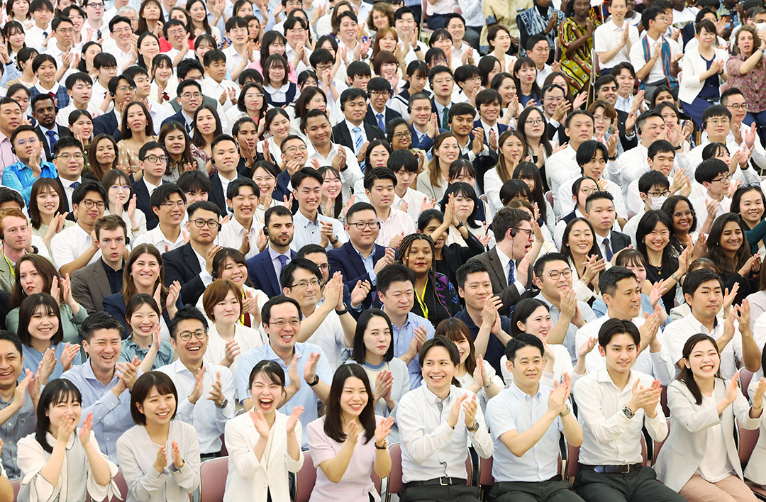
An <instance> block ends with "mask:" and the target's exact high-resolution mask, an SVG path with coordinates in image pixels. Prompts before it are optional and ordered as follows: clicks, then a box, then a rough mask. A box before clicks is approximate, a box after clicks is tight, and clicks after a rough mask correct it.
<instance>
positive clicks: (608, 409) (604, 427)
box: [573, 368, 668, 465]
mask: <svg viewBox="0 0 766 502" xmlns="http://www.w3.org/2000/svg"><path fill="white" fill-rule="evenodd" d="M636 380H639V381H640V382H641V385H642V386H643V387H644V388H648V387H650V386H651V385H652V382H653V381H654V378H652V377H651V376H649V375H647V374H645V373H641V372H639V371H636V370H631V371H630V377H629V379H628V383H627V384H626V385H625V387H624V388H623V389H622V390H620V389H618V388H617V386H616V385H615V384H614V382H613V381H612V378H611V377H610V376H609V372H608V371H607V369H606V368H601V369H599V370H597V371H595V372H593V373H590V374H589V375H587V376H585V377H583V378H581V379H579V380H578V381H577V383H576V384H575V385H574V392H573V394H574V397H575V402H576V403H577V409H578V413H579V422H580V425H582V429H583V443H582V446H580V463H581V464H584V465H625V464H638V463H641V462H643V460H644V458H643V456H642V455H641V439H643V438H642V437H641V435H642V432H641V429H642V428H643V427H644V425H646V428H647V430H648V431H649V436H651V438H652V439H653V440H655V441H662V440H663V439H665V437H666V436H667V435H668V424H667V421H666V420H665V415H663V414H662V407H661V406H660V405H659V404H658V405H657V408H656V412H657V414H656V415H655V416H654V418H652V419H650V418H648V417H647V416H646V412H645V411H644V409H643V408H639V409H638V410H636V413H635V415H634V416H633V418H628V417H627V416H626V415H625V414H624V413H623V412H622V407H623V406H625V405H626V404H628V401H630V399H631V397H632V395H633V384H634V382H635V381H636Z"/></svg>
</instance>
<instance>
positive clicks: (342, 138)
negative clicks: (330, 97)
mask: <svg viewBox="0 0 766 502" xmlns="http://www.w3.org/2000/svg"><path fill="white" fill-rule="evenodd" d="M340 109H341V111H342V112H343V116H344V117H345V118H346V120H343V121H341V122H338V123H337V124H336V125H335V126H333V128H332V142H333V143H338V144H340V145H343V146H345V147H347V148H350V149H351V151H353V152H354V153H356V154H357V155H359V150H360V149H361V148H362V146H363V145H364V144H365V143H369V142H370V141H372V140H374V139H385V137H386V135H385V134H384V133H383V131H382V130H381V128H380V127H378V126H377V125H373V124H371V123H369V122H368V121H366V120H365V115H366V113H367V93H366V92H364V89H356V88H354V87H351V88H349V89H346V90H345V91H343V92H342V93H341V94H340ZM356 128H359V130H358V131H354V129H356ZM357 135H358V136H357ZM357 137H358V138H359V139H358V140H357ZM357 143H358V145H357ZM358 160H359V158H358V157H357V161H358ZM362 161H364V158H362Z"/></svg>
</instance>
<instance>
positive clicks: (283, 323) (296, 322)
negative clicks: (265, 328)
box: [269, 319, 301, 329]
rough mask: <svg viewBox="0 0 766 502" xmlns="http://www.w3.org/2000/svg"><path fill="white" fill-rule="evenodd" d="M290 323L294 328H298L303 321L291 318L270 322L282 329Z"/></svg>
mask: <svg viewBox="0 0 766 502" xmlns="http://www.w3.org/2000/svg"><path fill="white" fill-rule="evenodd" d="M288 324H289V325H290V326H292V327H293V328H298V327H299V326H300V325H301V321H300V319H290V320H289V321H272V322H270V323H269V325H271V326H276V327H277V328H278V329H282V328H284V327H285V326H286V325H288Z"/></svg>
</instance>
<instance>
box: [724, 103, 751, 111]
mask: <svg viewBox="0 0 766 502" xmlns="http://www.w3.org/2000/svg"><path fill="white" fill-rule="evenodd" d="M726 108H731V109H732V110H747V103H732V104H730V105H726Z"/></svg>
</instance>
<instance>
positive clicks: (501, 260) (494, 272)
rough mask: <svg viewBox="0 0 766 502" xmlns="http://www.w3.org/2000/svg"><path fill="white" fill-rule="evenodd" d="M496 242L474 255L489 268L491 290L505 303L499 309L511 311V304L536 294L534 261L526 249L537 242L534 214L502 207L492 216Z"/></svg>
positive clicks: (505, 311)
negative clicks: (534, 232)
mask: <svg viewBox="0 0 766 502" xmlns="http://www.w3.org/2000/svg"><path fill="white" fill-rule="evenodd" d="M492 229H493V230H494V232H495V240H496V241H497V245H496V246H495V247H493V248H492V249H491V250H489V251H487V252H486V253H482V254H480V255H479V256H475V257H473V258H471V260H478V261H480V262H481V263H482V264H483V265H484V267H485V268H486V269H487V271H488V272H489V278H490V280H491V281H492V291H493V292H494V293H495V294H496V295H497V296H499V297H500V300H502V302H503V306H502V307H501V308H500V310H499V312H500V314H502V315H506V316H507V315H510V312H511V307H512V306H514V305H515V304H517V303H518V302H519V300H522V299H524V298H531V297H533V296H534V294H532V292H531V288H532V278H533V277H532V276H533V274H532V264H531V263H529V258H528V257H527V253H528V252H529V248H531V247H532V243H533V242H534V235H533V231H532V216H531V215H530V214H529V213H527V212H526V211H524V210H522V209H512V208H508V207H504V208H502V209H501V210H500V211H498V212H497V214H495V218H494V219H493V220H492Z"/></svg>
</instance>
